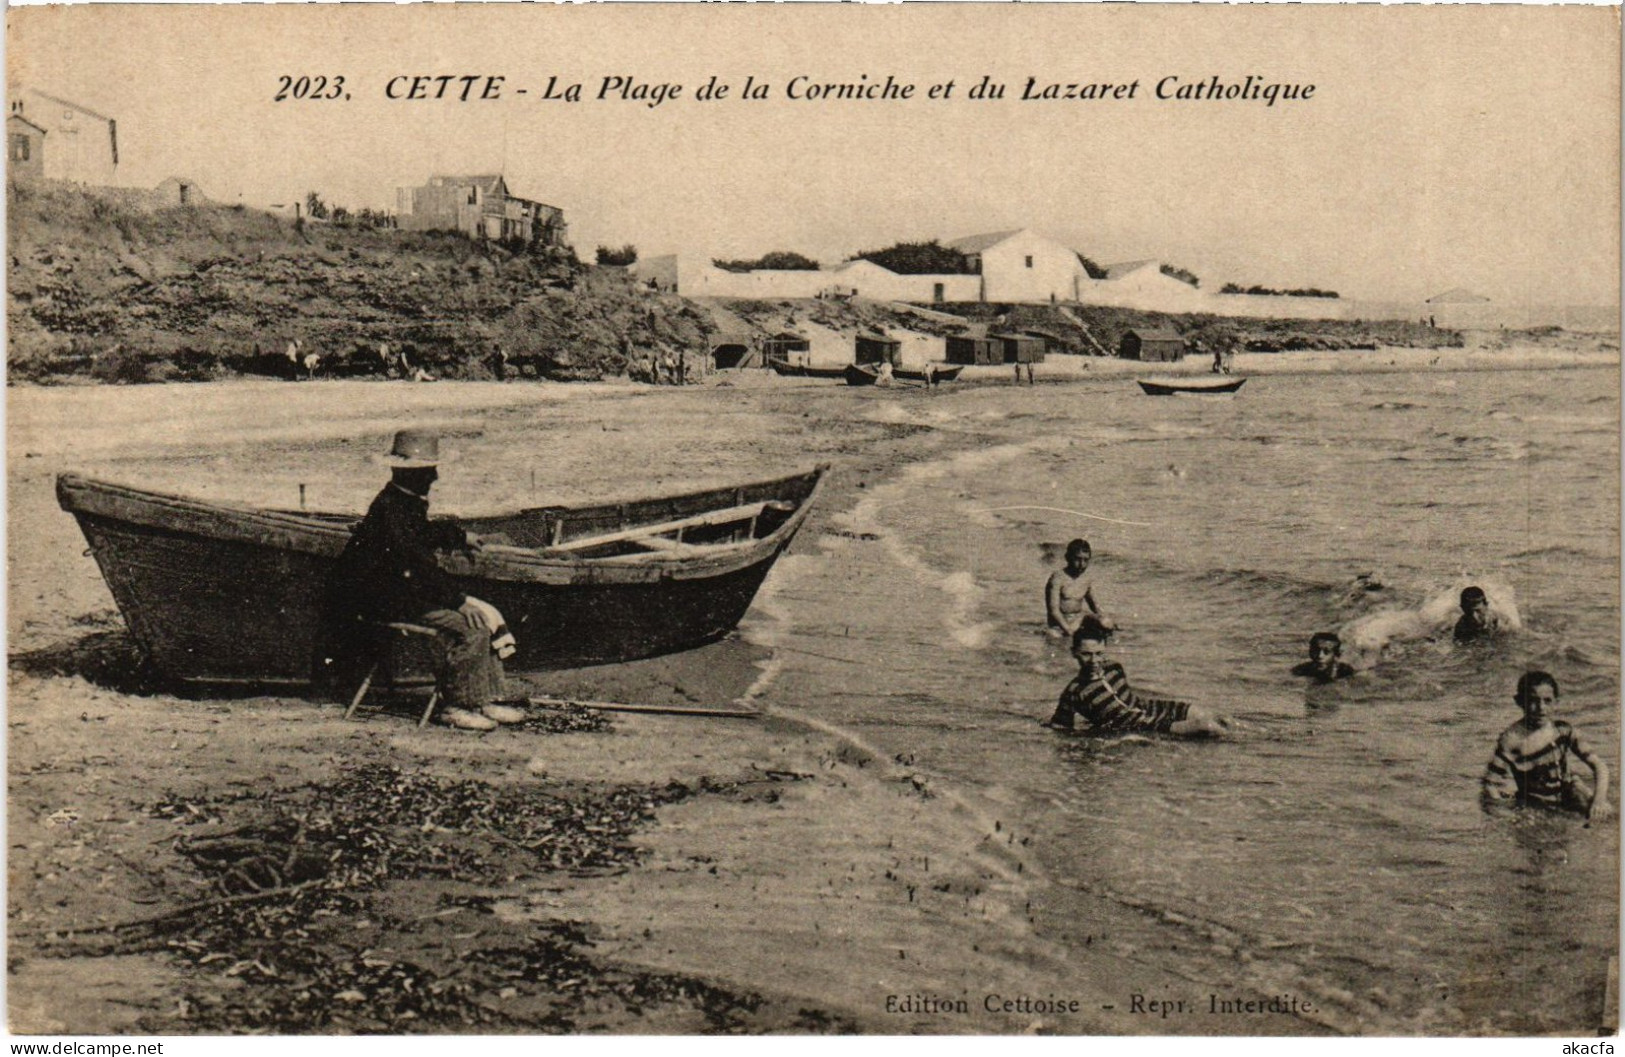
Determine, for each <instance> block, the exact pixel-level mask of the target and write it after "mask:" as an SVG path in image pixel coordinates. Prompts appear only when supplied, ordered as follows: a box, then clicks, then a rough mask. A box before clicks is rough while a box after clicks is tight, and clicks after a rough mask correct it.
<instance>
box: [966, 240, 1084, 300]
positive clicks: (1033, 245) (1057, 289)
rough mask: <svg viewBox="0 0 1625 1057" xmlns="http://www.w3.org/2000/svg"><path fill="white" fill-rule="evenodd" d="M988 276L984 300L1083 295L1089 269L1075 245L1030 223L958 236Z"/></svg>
mask: <svg viewBox="0 0 1625 1057" xmlns="http://www.w3.org/2000/svg"><path fill="white" fill-rule="evenodd" d="M948 245H949V247H950V248H952V249H956V250H958V251H959V252H960V253H963V254H964V255H965V256H966V257H967V258H968V259H969V261H970V265H971V270H972V271H974V272H976V273H977V274H978V275H980V276H981V278H982V283H981V286H982V290H981V295H982V300H984V301H1077V300H1079V295H1080V294H1081V293H1082V291H1083V290H1085V289H1086V288H1087V287H1088V286H1089V284H1090V279H1089V273H1088V272H1086V271H1084V268H1083V262H1082V261H1080V260H1078V255H1077V254H1076V253H1074V252H1073V251H1072V250H1070V249H1067V248H1066V247H1065V246H1063V245H1061V244H1060V243H1059V242H1056V241H1055V240H1054V239H1051V238H1046V237H1045V236H1043V235H1040V234H1038V233H1036V232H1034V231H1031V230H1028V229H1027V228H1020V229H1017V230H1015V231H996V232H992V233H989V234H985V235H971V236H968V237H966V238H962V239H955V240H954V241H952V242H950V243H948Z"/></svg>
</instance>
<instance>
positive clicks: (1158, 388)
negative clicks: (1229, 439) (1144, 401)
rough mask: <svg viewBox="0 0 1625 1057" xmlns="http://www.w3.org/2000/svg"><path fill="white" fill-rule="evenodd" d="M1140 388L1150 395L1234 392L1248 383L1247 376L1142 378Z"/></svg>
mask: <svg viewBox="0 0 1625 1057" xmlns="http://www.w3.org/2000/svg"><path fill="white" fill-rule="evenodd" d="M1138 381H1139V383H1140V388H1141V389H1144V390H1145V391H1146V393H1147V394H1148V395H1150V396H1174V395H1177V394H1179V393H1233V392H1235V391H1236V390H1237V389H1240V388H1241V387H1242V386H1243V385H1245V384H1246V382H1247V379H1245V378H1227V377H1225V376H1224V375H1212V376H1206V377H1204V376H1201V375H1192V376H1190V377H1189V378H1141V379H1138Z"/></svg>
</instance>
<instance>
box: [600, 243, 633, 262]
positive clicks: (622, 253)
mask: <svg viewBox="0 0 1625 1057" xmlns="http://www.w3.org/2000/svg"><path fill="white" fill-rule="evenodd" d="M637 262H638V248H637V247H636V246H634V245H632V244H631V243H630V242H628V243H627V244H626V245H624V246H621V247H618V248H617V247H614V246H600V247H598V263H599V264H607V265H613V266H616V267H625V266H626V265H628V264H636V263H637Z"/></svg>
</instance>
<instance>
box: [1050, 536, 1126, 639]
mask: <svg viewBox="0 0 1625 1057" xmlns="http://www.w3.org/2000/svg"><path fill="white" fill-rule="evenodd" d="M1093 557H1094V555H1093V553H1092V552H1091V551H1090V549H1089V541H1088V540H1082V539H1077V540H1073V541H1072V542H1071V543H1068V544H1067V545H1066V567H1065V568H1062V569H1057V570H1055V572H1053V573H1051V574H1050V578H1049V582H1047V583H1046V584H1044V609H1045V612H1046V615H1047V616H1048V618H1049V631H1050V634H1052V635H1057V636H1060V635H1071V634H1072V633H1074V632H1075V631H1077V630H1078V625H1079V624H1081V623H1083V618H1084V617H1085V616H1086V615H1088V616H1093V617H1094V618H1095V619H1097V620H1099V621H1100V624H1101V626H1102V627H1104V628H1105V629H1106V631H1107V632H1108V633H1110V632H1112V631H1114V630H1116V628H1117V624H1116V623H1115V622H1114V621H1113V620H1112V619H1111V618H1110V617H1108V616H1106V615H1105V614H1103V613H1101V611H1100V604H1099V603H1098V602H1096V601H1095V585H1094V579H1093V577H1091V576H1089V575H1088V574H1089V562H1090V560H1091V559H1092V558H1093Z"/></svg>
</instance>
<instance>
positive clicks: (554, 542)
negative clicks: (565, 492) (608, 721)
mask: <svg viewBox="0 0 1625 1057" xmlns="http://www.w3.org/2000/svg"><path fill="white" fill-rule="evenodd" d="M827 469H828V467H827V466H819V467H817V468H815V469H812V470H809V471H805V472H802V473H798V474H794V475H792V476H789V477H781V478H776V479H773V480H767V481H756V482H751V483H748V484H742V485H737V486H732V487H725V488H715V489H708V490H704V491H697V492H690V493H685V494H680V495H670V496H659V497H655V498H639V499H629V500H627V501H626V502H622V503H598V504H591V505H583V506H551V507H538V508H534V509H528V510H520V511H516V512H513V513H509V514H500V515H495V516H490V517H472V518H463V519H460V520H461V521H462V524H463V525H464V526H466V527H467V528H468V529H469V530H470V531H472V532H474V533H476V534H478V535H479V536H481V537H482V539H483V540H484V541H485V544H484V546H483V547H482V548H481V549H480V550H478V551H476V552H474V553H472V554H466V555H465V554H444V555H442V556H441V559H440V561H441V566H442V568H444V569H445V570H446V572H448V573H450V574H451V575H452V576H453V577H455V578H456V580H457V582H458V583H459V585H460V586H461V587H462V588H463V589H464V590H465V591H466V592H467V593H469V594H471V595H475V596H477V597H479V598H482V599H485V600H486V601H488V602H490V603H491V604H493V605H495V606H496V607H497V608H498V609H500V610H501V611H502V612H503V614H504V615H505V616H506V617H507V621H508V625H509V627H510V628H511V629H512V630H513V632H514V635H515V636H516V637H517V639H518V641H519V650H518V653H517V654H516V655H515V656H514V657H513V658H512V659H511V660H510V661H509V662H508V665H509V667H510V668H512V669H514V670H517V671H527V670H530V671H539V670H547V669H553V668H564V667H576V666H580V665H589V664H604V663H613V662H618V661H628V660H634V659H637V658H640V657H652V656H656V655H659V654H664V653H672V652H675V651H678V650H683V649H689V648H691V647H694V646H699V645H702V644H704V643H706V642H710V641H713V640H715V639H717V638H720V637H721V636H723V635H725V634H727V633H728V632H729V631H731V630H733V628H734V627H735V626H736V625H737V624H738V623H739V620H740V618H741V617H743V616H744V614H745V611H746V610H747V609H748V608H749V607H750V603H751V600H752V599H753V598H754V597H755V594H756V591H757V588H758V587H760V586H761V583H762V580H763V578H764V577H766V575H767V572H768V570H769V569H771V568H772V566H773V563H774V561H775V560H777V558H778V556H779V555H780V554H781V553H782V552H783V551H784V549H785V548H786V547H787V546H789V544H790V541H791V539H792V538H793V537H794V536H795V533H796V531H797V530H798V529H799V528H800V527H801V525H802V523H803V522H804V521H805V520H806V517H807V514H808V512H809V510H810V508H811V505H812V502H813V500H814V498H815V497H816V495H817V494H818V490H819V487H820V485H821V482H822V480H823V477H824V474H825V473H826V472H827ZM56 490H57V501H58V502H59V503H60V504H61V506H62V508H63V509H64V510H66V511H68V512H69V513H71V514H73V515H74V516H75V517H76V518H77V519H78V521H79V526H80V528H81V529H82V530H83V532H84V534H85V538H86V539H87V540H88V541H89V543H90V549H91V553H92V554H94V556H95V558H96V561H97V564H98V565H99V566H100V567H101V571H102V576H103V578H104V579H105V580H106V581H107V585H108V588H109V589H110V590H111V591H112V594H113V598H114V600H115V602H116V603H117V604H118V608H119V612H120V613H121V614H122V615H123V617H124V620H125V623H126V625H128V627H129V629H130V634H131V635H132V636H133V637H134V639H135V640H136V642H137V644H138V645H139V646H140V648H141V650H142V652H143V654H144V655H145V656H146V658H147V661H148V662H149V664H150V665H151V666H152V667H153V669H154V670H155V671H156V672H157V673H158V674H160V675H161V676H164V677H166V678H169V679H173V680H178V681H183V682H197V683H246V684H290V685H302V684H306V683H309V682H310V681H311V673H312V670H313V662H314V660H315V657H316V653H317V650H318V646H319V643H318V637H319V630H318V629H319V627H320V625H321V616H322V603H323V596H324V592H325V589H326V586H327V582H328V577H329V574H330V572H331V569H332V566H333V563H334V561H335V560H336V559H337V558H338V556H339V553H340V552H341V551H342V550H343V549H344V545H345V543H346V542H347V541H348V540H349V537H350V529H351V527H352V526H353V525H354V524H355V523H356V522H357V521H358V520H359V516H358V515H350V514H318V513H305V512H293V511H280V510H263V509H258V508H255V507H250V506H239V505H229V504H223V503H211V502H205V501H202V500H198V499H190V498H186V497H183V496H174V495H165V494H162V493H157V492H148V491H143V490H141V489H138V488H131V487H127V486H124V485H117V484H109V483H106V482H102V481H95V480H91V479H89V478H85V477H81V476H78V475H76V474H64V475H62V476H61V477H59V478H58V479H57V486H56Z"/></svg>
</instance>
